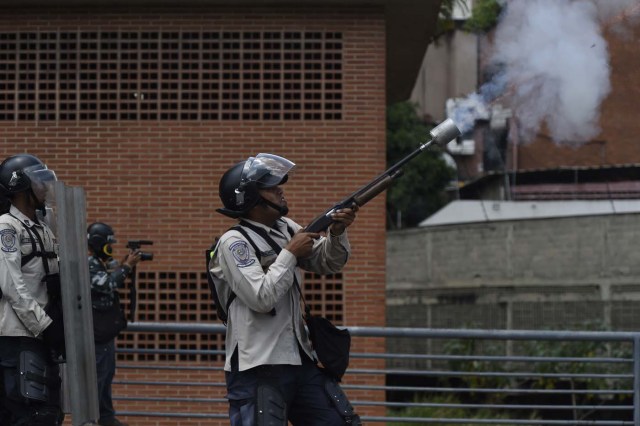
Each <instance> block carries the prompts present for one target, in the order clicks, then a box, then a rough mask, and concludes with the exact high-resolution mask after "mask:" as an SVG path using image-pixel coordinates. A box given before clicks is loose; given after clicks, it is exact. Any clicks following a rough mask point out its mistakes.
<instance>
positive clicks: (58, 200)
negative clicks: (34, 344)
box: [44, 182, 100, 426]
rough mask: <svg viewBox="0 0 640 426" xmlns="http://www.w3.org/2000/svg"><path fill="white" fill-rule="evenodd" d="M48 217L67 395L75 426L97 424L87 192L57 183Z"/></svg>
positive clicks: (50, 197)
mask: <svg viewBox="0 0 640 426" xmlns="http://www.w3.org/2000/svg"><path fill="white" fill-rule="evenodd" d="M50 192H51V194H50V195H51V196H49V194H48V196H47V199H48V201H47V205H48V207H49V209H48V210H47V213H46V215H45V217H44V219H45V221H46V222H48V223H50V224H51V228H52V230H53V231H54V233H55V235H56V237H57V238H58V243H59V245H60V250H59V257H60V279H61V285H62V310H63V313H64V328H65V330H64V336H65V344H66V368H65V369H63V370H66V373H67V374H66V384H67V386H66V388H67V389H66V392H68V393H67V395H68V399H69V403H70V406H71V414H72V422H73V425H74V426H76V425H85V424H87V423H93V422H95V421H97V419H98V418H99V416H100V414H99V408H98V385H97V379H96V355H95V344H94V340H93V314H92V310H91V286H90V284H89V283H90V279H89V264H88V261H87V222H86V202H85V195H84V190H83V189H82V188H78V187H68V186H66V185H65V184H64V183H63V182H55V183H54V184H53V191H50Z"/></svg>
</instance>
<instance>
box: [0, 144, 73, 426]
mask: <svg viewBox="0 0 640 426" xmlns="http://www.w3.org/2000/svg"><path fill="white" fill-rule="evenodd" d="M55 180H56V175H55V173H54V171H53V170H50V169H48V168H47V166H46V165H45V164H44V163H43V162H42V161H41V160H40V159H38V158H37V157H35V156H33V155H29V154H18V155H14V156H11V157H8V158H6V159H5V160H4V161H3V162H2V163H1V164H0V198H4V200H3V202H2V203H0V204H2V205H3V211H0V295H1V296H0V425H3V426H4V425H11V426H18V425H30V426H33V425H37V426H57V425H60V424H62V421H63V419H64V413H63V412H62V410H61V408H60V388H61V380H60V376H59V368H58V364H57V362H58V361H59V360H60V359H61V358H60V357H61V356H63V355H64V348H63V347H61V346H59V345H58V344H56V340H57V341H58V342H60V340H62V342H64V332H63V325H62V310H61V304H57V303H56V302H59V301H60V277H59V275H58V271H59V269H58V243H57V240H56V237H55V236H54V234H53V232H52V231H51V229H50V228H49V227H48V226H47V224H46V223H45V222H44V220H43V218H44V214H45V213H44V212H45V208H46V205H45V201H46V200H47V199H48V198H49V197H50V193H51V191H52V184H53V182H54V181H55ZM54 305H56V306H57V308H56V309H53V308H52V307H53V306H54ZM54 311H56V313H57V315H54V313H53V312H54ZM52 336H53V338H51V337H52Z"/></svg>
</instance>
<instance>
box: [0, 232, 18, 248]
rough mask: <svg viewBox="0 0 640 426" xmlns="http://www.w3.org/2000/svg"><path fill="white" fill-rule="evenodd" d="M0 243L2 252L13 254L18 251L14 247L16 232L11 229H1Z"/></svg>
mask: <svg viewBox="0 0 640 426" xmlns="http://www.w3.org/2000/svg"><path fill="white" fill-rule="evenodd" d="M0 241H1V244H2V251H4V252H7V253H13V252H15V251H17V250H18V248H17V247H16V242H17V238H16V231H15V230H13V229H3V230H1V231H0Z"/></svg>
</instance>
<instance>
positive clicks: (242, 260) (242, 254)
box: [229, 240, 256, 268]
mask: <svg viewBox="0 0 640 426" xmlns="http://www.w3.org/2000/svg"><path fill="white" fill-rule="evenodd" d="M229 250H231V254H232V255H233V258H234V259H235V260H236V262H237V265H238V267H239V268H243V267H245V266H249V265H252V264H253V263H254V262H255V261H256V260H255V259H252V258H251V252H250V251H249V245H248V244H247V243H246V242H245V241H242V240H240V241H236V242H234V243H233V244H231V245H230V246H229Z"/></svg>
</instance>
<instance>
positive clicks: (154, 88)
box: [0, 31, 343, 121]
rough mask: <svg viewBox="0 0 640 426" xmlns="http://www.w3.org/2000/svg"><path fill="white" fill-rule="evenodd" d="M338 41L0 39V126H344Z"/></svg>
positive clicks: (188, 34)
mask: <svg viewBox="0 0 640 426" xmlns="http://www.w3.org/2000/svg"><path fill="white" fill-rule="evenodd" d="M342 46H343V42H342V34H341V33H338V32H320V31H318V32H303V31H300V32H286V31H283V32H260V31H256V32H208V31H175V32H126V31H111V32H20V33H0V121H15V120H17V121H34V120H40V121H48V120H55V121H59V120H76V121H77V120H80V121H82V120H137V121H141V120H340V119H341V118H342Z"/></svg>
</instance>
